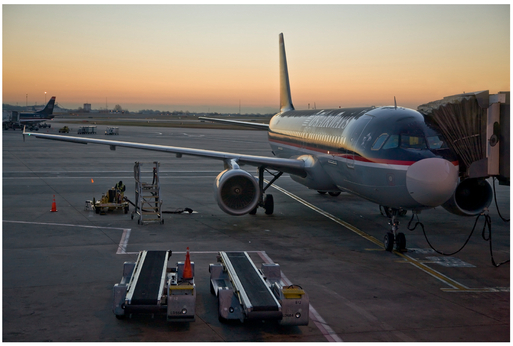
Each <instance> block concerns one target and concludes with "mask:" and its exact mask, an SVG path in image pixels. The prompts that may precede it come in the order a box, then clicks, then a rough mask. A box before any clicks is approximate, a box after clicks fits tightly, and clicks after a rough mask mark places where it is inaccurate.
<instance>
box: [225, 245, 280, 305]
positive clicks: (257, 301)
mask: <svg viewBox="0 0 513 346" xmlns="http://www.w3.org/2000/svg"><path fill="white" fill-rule="evenodd" d="M226 255H227V256H228V258H229V260H230V262H231V264H232V266H233V269H234V270H235V272H236V273H237V277H238V278H239V280H240V282H241V284H242V286H243V287H244V291H245V292H246V295H247V296H248V298H249V300H250V301H251V304H252V305H253V311H278V310H279V306H278V304H277V302H276V300H275V299H274V298H273V296H272V293H271V292H270V291H269V289H268V288H267V286H266V285H265V283H264V282H263V280H262V278H261V276H260V274H258V272H257V271H255V267H254V266H253V264H252V263H251V262H250V260H249V259H248V258H247V257H246V255H245V254H244V252H226Z"/></svg>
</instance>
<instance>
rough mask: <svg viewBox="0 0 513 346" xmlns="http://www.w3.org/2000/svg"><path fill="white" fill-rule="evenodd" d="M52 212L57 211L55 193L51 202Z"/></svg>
mask: <svg viewBox="0 0 513 346" xmlns="http://www.w3.org/2000/svg"><path fill="white" fill-rule="evenodd" d="M50 211H51V212H52V213H53V212H56V211H57V204H56V203H55V195H53V203H52V210H50Z"/></svg>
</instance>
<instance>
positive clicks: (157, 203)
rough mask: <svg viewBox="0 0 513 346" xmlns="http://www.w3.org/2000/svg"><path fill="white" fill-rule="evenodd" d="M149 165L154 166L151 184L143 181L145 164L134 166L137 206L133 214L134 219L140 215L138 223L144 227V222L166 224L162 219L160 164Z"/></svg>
mask: <svg viewBox="0 0 513 346" xmlns="http://www.w3.org/2000/svg"><path fill="white" fill-rule="evenodd" d="M147 163H148V162H147ZM149 164H153V170H152V177H151V179H152V182H151V183H146V182H143V181H142V180H141V173H142V166H143V165H144V163H143V162H135V165H134V179H135V200H136V206H135V211H133V212H132V219H133V218H134V215H138V217H139V218H138V220H137V223H138V224H140V225H143V224H144V222H159V223H161V224H163V223H164V219H163V218H162V200H161V199H160V182H159V168H160V162H157V161H154V162H149Z"/></svg>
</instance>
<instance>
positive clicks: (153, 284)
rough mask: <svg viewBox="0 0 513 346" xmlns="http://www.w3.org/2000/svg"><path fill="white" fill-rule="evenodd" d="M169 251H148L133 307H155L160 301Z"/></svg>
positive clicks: (136, 287)
mask: <svg viewBox="0 0 513 346" xmlns="http://www.w3.org/2000/svg"><path fill="white" fill-rule="evenodd" d="M166 253H167V251H147V253H146V258H145V259H144V263H143V266H142V269H141V272H140V274H139V279H138V280H137V284H136V286H135V290H134V294H133V296H132V305H155V304H157V302H158V301H159V300H160V297H159V291H160V288H161V286H162V283H161V280H162V271H163V270H164V265H166V261H165V259H166Z"/></svg>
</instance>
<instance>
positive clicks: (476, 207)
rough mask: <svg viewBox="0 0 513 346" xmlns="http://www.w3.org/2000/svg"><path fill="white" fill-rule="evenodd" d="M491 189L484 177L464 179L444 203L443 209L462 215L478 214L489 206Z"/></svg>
mask: <svg viewBox="0 0 513 346" xmlns="http://www.w3.org/2000/svg"><path fill="white" fill-rule="evenodd" d="M492 199H493V191H492V187H491V186H490V184H489V183H488V182H487V181H486V180H484V179H465V180H463V181H462V182H461V183H460V184H459V185H458V186H457V187H456V191H454V194H453V195H452V197H451V198H449V200H448V201H447V202H445V203H444V204H442V207H444V209H445V210H447V211H448V212H450V213H453V214H456V215H462V216H474V215H479V214H480V213H481V212H482V211H483V210H484V209H485V208H488V206H490V203H492Z"/></svg>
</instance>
